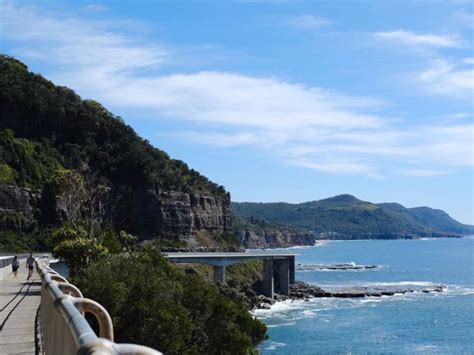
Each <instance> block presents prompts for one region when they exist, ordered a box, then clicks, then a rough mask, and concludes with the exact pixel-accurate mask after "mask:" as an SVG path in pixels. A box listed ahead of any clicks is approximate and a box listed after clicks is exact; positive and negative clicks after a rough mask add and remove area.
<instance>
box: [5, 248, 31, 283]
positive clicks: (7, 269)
mask: <svg viewBox="0 0 474 355" xmlns="http://www.w3.org/2000/svg"><path fill="white" fill-rule="evenodd" d="M16 256H17V257H18V259H19V260H20V262H21V261H22V260H23V259H24V258H26V257H27V256H28V255H26V254H16ZM13 258H14V255H6V256H5V255H2V256H0V281H1V280H3V279H4V278H5V277H7V276H8V274H10V273H11V272H12V267H11V264H12V262H13ZM23 262H24V261H23Z"/></svg>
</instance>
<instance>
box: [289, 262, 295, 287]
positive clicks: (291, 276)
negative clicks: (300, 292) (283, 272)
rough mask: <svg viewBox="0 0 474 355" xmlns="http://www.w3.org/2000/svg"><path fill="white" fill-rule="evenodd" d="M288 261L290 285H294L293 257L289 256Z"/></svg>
mask: <svg viewBox="0 0 474 355" xmlns="http://www.w3.org/2000/svg"><path fill="white" fill-rule="evenodd" d="M288 261H289V262H290V266H289V267H290V285H292V284H294V283H295V257H294V256H291V257H290V258H289V259H288Z"/></svg>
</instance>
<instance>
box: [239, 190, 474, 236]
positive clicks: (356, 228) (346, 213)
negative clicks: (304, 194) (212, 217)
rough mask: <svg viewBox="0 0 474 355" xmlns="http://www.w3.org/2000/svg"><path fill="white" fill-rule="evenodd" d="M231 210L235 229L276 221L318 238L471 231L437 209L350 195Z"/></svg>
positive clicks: (473, 229)
mask: <svg viewBox="0 0 474 355" xmlns="http://www.w3.org/2000/svg"><path fill="white" fill-rule="evenodd" d="M232 210H233V213H234V214H235V215H236V216H237V224H236V229H239V228H240V229H242V228H254V229H255V228H258V227H259V226H262V225H265V223H266V224H280V225H283V226H282V228H283V227H284V226H290V227H292V228H296V229H298V230H299V231H311V232H313V233H315V234H316V235H319V236H320V237H322V238H349V239H362V238H415V237H448V236H461V235H466V234H472V233H473V232H474V227H472V226H467V225H463V224H461V223H459V222H457V221H455V220H454V219H452V218H451V217H449V216H448V215H447V214H446V213H444V212H442V211H439V210H433V209H430V208H427V207H420V208H412V209H407V208H405V207H403V206H401V205H399V204H373V203H370V202H365V201H361V200H358V199H357V198H355V197H354V196H351V195H339V196H335V197H332V198H328V199H325V200H320V201H312V202H306V203H301V204H289V203H232ZM262 221H263V222H262Z"/></svg>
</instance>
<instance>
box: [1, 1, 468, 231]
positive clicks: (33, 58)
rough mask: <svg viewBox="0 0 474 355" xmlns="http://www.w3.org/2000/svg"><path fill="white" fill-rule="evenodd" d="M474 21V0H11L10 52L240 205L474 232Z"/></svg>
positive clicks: (7, 21)
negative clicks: (429, 214)
mask: <svg viewBox="0 0 474 355" xmlns="http://www.w3.org/2000/svg"><path fill="white" fill-rule="evenodd" d="M473 21H474V19H473V6H472V4H471V3H470V2H468V1H450V2H441V1H428V0H425V1H375V0H374V1H297V0H296V1H283V0H281V1H271V0H268V1H212V2H211V1H207V2H206V1H136V0H134V1H125V0H123V1H102V2H99V1H95V2H91V1H74V2H72V1H56V0H48V1H46V0H45V1H34V2H27V1H2V0H0V46H1V52H3V53H7V54H9V55H13V56H15V57H17V58H19V59H20V60H22V61H24V62H25V63H26V64H27V65H28V66H29V68H30V70H32V71H34V72H38V73H41V74H43V75H44V76H45V77H47V78H49V79H51V80H52V81H54V82H55V83H56V84H59V85H66V86H69V87H71V88H73V89H74V90H75V91H76V92H77V93H79V94H80V95H81V96H82V97H83V98H92V99H95V100H97V101H100V102H101V103H103V104H104V105H105V106H106V107H107V108H108V109H109V110H110V111H112V112H113V113H115V114H116V115H119V116H122V117H123V118H124V119H125V121H126V122H127V123H128V124H130V125H131V126H132V127H133V128H135V130H136V131H137V132H138V133H139V134H140V135H141V136H143V137H145V138H147V139H148V140H150V141H151V142H152V143H153V144H154V145H155V146H156V147H158V148H161V149H163V150H165V151H166V152H168V153H169V154H170V155H171V156H172V157H173V158H177V159H182V160H184V161H185V162H186V163H188V165H189V166H190V167H192V168H194V169H196V170H198V171H200V172H201V173H203V174H204V175H206V176H208V177H209V178H211V179H212V180H213V181H215V182H218V183H219V184H222V185H224V186H225V187H226V188H227V190H229V191H230V192H231V194H232V198H233V200H234V201H287V202H303V201H309V200H315V199H320V198H326V197H330V196H333V195H336V194H341V193H350V194H353V195H355V196H357V197H359V198H360V199H363V200H369V201H372V202H386V201H387V202H388V201H396V202H399V203H402V204H404V205H405V206H407V207H414V206H421V205H426V206H430V207H434V208H442V209H444V210H445V211H447V212H448V213H449V214H450V215H451V216H453V217H455V218H457V219H459V220H460V221H462V222H465V223H474V217H473V215H474V213H473V165H474V151H473V150H474V145H473V143H474V125H473V111H474V110H473V94H474V72H473V64H474V53H473V42H474V41H473V37H474V33H473V31H474V27H473Z"/></svg>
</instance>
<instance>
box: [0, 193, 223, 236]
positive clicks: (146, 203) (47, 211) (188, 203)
mask: <svg viewBox="0 0 474 355" xmlns="http://www.w3.org/2000/svg"><path fill="white" fill-rule="evenodd" d="M124 205H127V208H126V209H123V208H121V206H124ZM0 214H2V215H4V216H5V215H10V216H13V215H22V216H23V217H25V218H26V219H28V220H33V221H35V222H36V223H37V224H39V225H59V224H61V223H62V222H63V221H64V215H65V214H64V213H63V211H62V207H61V203H60V201H57V200H56V199H54V198H50V197H49V198H48V197H47V195H46V194H42V192H41V191H33V190H31V189H28V188H22V187H18V186H14V185H0ZM113 215H114V219H115V223H114V224H123V225H124V226H125V227H126V228H127V230H129V231H130V232H133V233H135V234H137V235H139V236H140V237H141V239H149V238H154V237H165V238H176V237H184V238H185V239H186V238H189V237H192V236H194V235H195V234H196V232H199V231H201V232H202V231H205V232H210V233H213V234H223V233H232V217H231V213H230V201H229V200H228V199H222V198H217V197H215V196H212V195H201V194H189V193H181V192H173V191H168V192H163V191H161V192H159V193H155V192H154V191H147V192H146V193H145V195H144V196H143V195H142V196H140V198H138V197H137V198H136V199H129V198H127V199H125V200H124V201H122V205H117V206H116V207H115V210H114V211H113ZM119 221H121V223H119Z"/></svg>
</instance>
